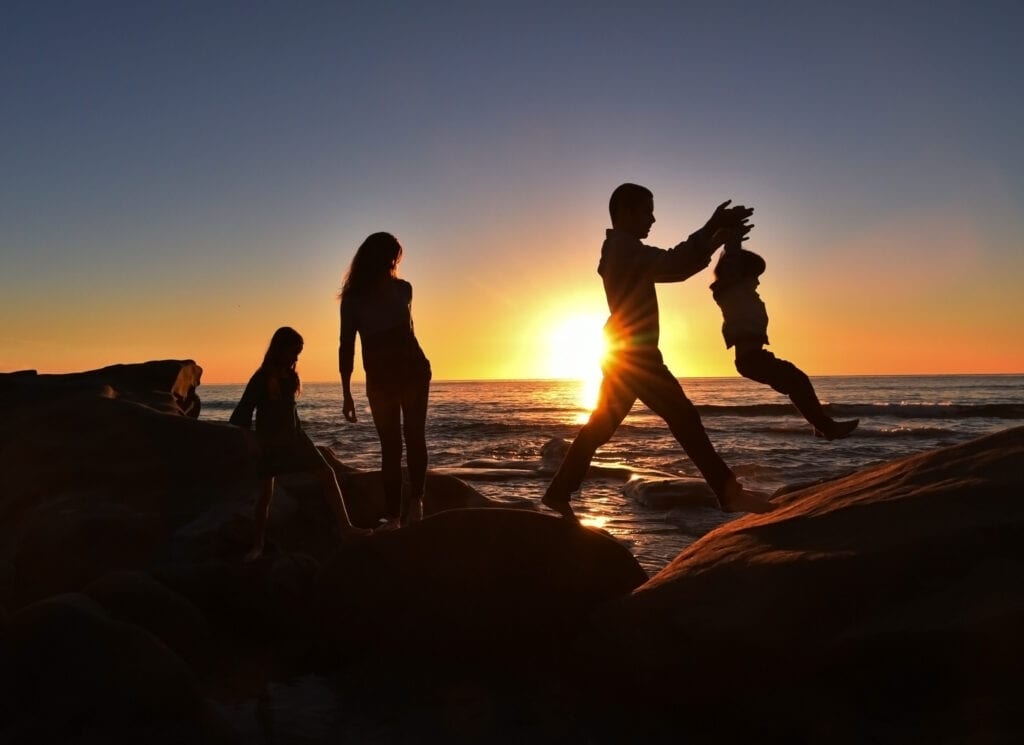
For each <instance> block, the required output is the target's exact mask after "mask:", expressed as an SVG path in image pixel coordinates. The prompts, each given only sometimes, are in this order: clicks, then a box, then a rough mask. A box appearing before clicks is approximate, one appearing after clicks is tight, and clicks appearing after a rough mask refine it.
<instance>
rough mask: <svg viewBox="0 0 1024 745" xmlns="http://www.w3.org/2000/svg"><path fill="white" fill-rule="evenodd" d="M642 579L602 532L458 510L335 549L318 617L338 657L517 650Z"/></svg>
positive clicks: (538, 645)
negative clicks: (338, 549)
mask: <svg viewBox="0 0 1024 745" xmlns="http://www.w3.org/2000/svg"><path fill="white" fill-rule="evenodd" d="M646 579H647V576H646V574H645V572H644V571H643V569H642V568H641V567H640V565H639V564H638V563H637V561H636V559H635V558H633V556H632V555H631V554H630V553H629V551H628V550H627V549H626V548H624V547H623V546H621V545H620V544H619V543H618V542H616V541H615V540H614V539H612V538H611V537H610V536H609V535H608V534H606V533H603V532H601V531H597V530H593V529H588V528H583V527H581V526H578V525H575V524H573V523H571V522H569V521H566V520H561V519H558V518H554V517H551V516H548V515H541V514H538V513H534V512H527V511H522V510H500V509H463V510H451V511H447V512H443V513H440V514H438V515H435V516H433V517H430V518H428V519H425V520H423V521H422V522H419V523H415V524H413V525H412V526H410V527H408V528H403V529H402V530H399V531H394V532H387V533H381V534H378V535H374V536H373V537H372V538H370V539H368V540H364V541H356V542H353V543H352V544H351V545H350V546H348V547H346V548H345V549H343V550H340V551H338V552H337V553H336V554H335V555H334V556H333V557H332V558H331V559H330V560H329V561H328V562H326V564H325V565H324V568H323V571H322V573H321V575H320V578H319V587H318V590H317V618H318V619H319V621H320V623H321V624H322V626H323V636H324V638H325V640H327V643H328V644H329V646H330V648H331V650H332V651H333V652H334V653H335V654H336V655H337V656H338V657H339V658H342V659H344V658H346V657H352V656H359V655H361V654H365V653H367V652H369V653H370V654H372V655H375V656H380V655H382V654H383V655H386V656H389V657H390V656H391V655H395V656H397V657H399V658H402V657H405V658H410V657H416V656H419V655H421V654H423V653H427V654H430V655H432V656H434V657H436V658H444V657H449V658H451V657H453V656H454V657H458V656H472V655H474V654H479V653H481V651H483V652H485V653H486V655H487V657H488V658H490V659H497V658H499V657H504V656H508V657H509V658H515V657H516V656H521V655H523V654H528V653H529V652H530V651H531V650H533V651H537V652H539V653H543V654H547V653H549V652H550V649H551V647H552V646H564V645H565V643H566V640H567V639H570V638H572V637H575V636H576V635H577V633H578V632H579V631H580V629H581V628H582V627H583V626H584V625H585V624H586V622H587V619H588V617H589V616H590V614H591V613H592V612H593V610H594V609H596V608H597V607H598V606H600V605H601V604H603V603H605V602H607V601H608V600H611V599H612V598H615V597H618V596H620V595H622V594H624V593H627V592H629V591H630V590H631V589H633V588H635V587H637V586H638V585H640V584H641V583H643V582H644V581H645V580H646ZM353 640H359V643H358V645H354V644H353Z"/></svg>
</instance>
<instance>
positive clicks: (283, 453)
mask: <svg viewBox="0 0 1024 745" xmlns="http://www.w3.org/2000/svg"><path fill="white" fill-rule="evenodd" d="M301 352H302V337H301V336H300V335H299V333H298V332H297V331H296V330H295V329H293V328H290V327H288V326H282V327H281V328H279V329H278V330H277V331H275V332H274V335H273V337H271V339H270V346H269V347H268V349H267V353H266V354H265V355H264V357H263V364H262V365H260V368H259V369H258V370H257V371H256V372H255V373H253V376H252V378H250V379H249V384H248V385H246V387H245V392H244V393H242V398H241V400H240V401H239V402H238V405H237V406H236V407H235V410H234V411H233V412H232V414H231V419H230V421H231V423H232V424H235V425H237V426H239V427H242V428H244V429H246V430H248V429H251V428H252V419H253V412H254V411H255V413H256V437H255V441H256V445H257V446H258V450H259V455H258V457H259V475H260V484H259V491H258V494H257V497H256V511H255V514H254V521H255V525H254V536H253V547H252V550H251V551H250V552H249V553H248V554H247V555H246V557H245V558H246V561H252V560H254V559H256V558H258V557H259V556H260V555H261V554H262V553H263V544H264V541H265V539H266V530H267V517H268V515H269V514H270V502H271V500H272V499H273V496H274V477H275V476H277V475H279V474H282V473H292V472H296V471H311V472H315V473H316V474H317V476H319V477H320V480H321V482H322V484H323V492H324V498H325V499H326V500H327V504H328V505H329V507H330V508H331V511H332V513H333V514H334V516H335V519H336V521H337V522H336V524H337V530H338V534H339V537H340V538H347V537H350V536H354V535H365V534H367V533H369V532H370V531H368V530H366V529H363V528H357V527H355V526H353V525H352V522H351V521H350V520H349V517H348V510H347V509H345V499H344V498H343V497H342V495H341V489H340V488H338V481H337V478H336V477H335V475H334V471H333V469H331V467H330V466H329V465H327V461H325V460H324V457H323V456H322V455H321V454H320V451H319V450H317V449H316V446H315V445H314V444H313V441H312V440H310V439H309V437H308V436H307V435H306V433H305V432H303V430H302V425H301V423H300V422H299V414H298V411H297V410H296V408H295V396H296V395H297V394H298V393H299V390H300V387H301V386H300V382H299V374H298V373H297V372H296V371H295V364H296V362H298V359H299V354H301Z"/></svg>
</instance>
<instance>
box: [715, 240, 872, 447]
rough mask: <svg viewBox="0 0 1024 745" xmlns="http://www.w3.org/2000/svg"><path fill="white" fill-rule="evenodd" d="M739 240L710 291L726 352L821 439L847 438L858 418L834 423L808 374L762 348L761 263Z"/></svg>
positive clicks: (765, 313) (745, 374) (764, 325)
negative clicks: (730, 351)
mask: <svg viewBox="0 0 1024 745" xmlns="http://www.w3.org/2000/svg"><path fill="white" fill-rule="evenodd" d="M742 240H743V239H742V238H736V239H733V240H730V241H729V242H727V243H726V244H725V250H724V251H723V252H722V255H721V256H720V257H719V259H718V263H717V264H716V265H715V281H714V283H713V284H712V285H711V293H712V295H713V296H714V298H715V302H716V303H718V307H719V308H721V309H722V319H723V322H722V335H723V336H725V346H726V348H729V347H735V348H736V370H737V372H739V374H740V375H742V376H743V377H745V378H749V379H750V380H753V381H756V382H758V383H764V384H765V385H769V386H771V387H772V388H774V389H775V390H776V391H778V392H779V393H782V394H785V395H787V396H789V399H790V400H791V401H792V402H793V404H794V405H795V406H796V408H797V409H798V410H799V411H800V413H801V414H803V416H804V418H805V419H806V420H807V421H808V422H810V423H811V425H813V427H814V432H815V434H816V435H818V436H819V437H824V438H825V439H827V440H835V439H838V438H840V437H846V436H847V435H849V434H850V433H851V432H853V430H854V429H856V428H857V424H858V423H859V421H860V420H858V419H850V420H847V421H836V420H834V419H832V418H831V417H830V416H828V415H827V414H826V413H825V411H824V409H823V408H822V406H821V402H820V401H819V400H818V396H817V395H816V394H815V392H814V386H813V385H811V381H810V379H809V378H808V377H807V375H806V374H804V372H803V371H802V370H800V368H798V367H797V366H796V365H794V364H793V363H792V362H787V361H786V360H780V359H779V358H778V357H776V356H775V355H774V354H772V353H771V352H769V351H768V350H767V349H765V348H764V347H765V345H766V344H768V310H767V308H765V304H764V302H763V301H762V300H761V297H760V295H758V293H757V286H758V285H759V284H760V280H759V279H758V277H760V276H761V274H763V273H764V270H765V262H764V259H762V258H761V257H760V256H758V255H757V254H756V253H754V252H753V251H747V250H746V249H744V248H743V247H742Z"/></svg>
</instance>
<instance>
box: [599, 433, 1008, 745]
mask: <svg viewBox="0 0 1024 745" xmlns="http://www.w3.org/2000/svg"><path fill="white" fill-rule="evenodd" d="M1022 463H1024V428H1017V429H1012V430H1007V431H1005V432H1001V433H998V434H995V435H991V436H988V437H985V438H982V439H979V440H976V441H973V442H970V443H967V444H964V445H959V446H955V447H950V448H946V449H943V450H938V451H934V452H930V453H925V454H922V455H918V456H914V457H910V458H906V459H903V460H899V461H895V462H892V463H888V464H885V465H881V466H878V467H875V468H871V469H868V470H865V471H862V472H859V473H855V474H852V475H849V476H847V477H844V478H842V479H839V480H836V481H833V482H830V483H827V484H824V485H820V486H816V487H812V488H809V489H807V490H804V491H801V492H797V493H794V494H789V495H787V496H785V497H783V498H781V500H780V501H782V502H783V506H782V508H780V509H779V510H777V511H776V512H774V513H771V514H768V515H762V516H749V517H746V518H742V519H739V520H736V521H734V522H732V523H728V524H726V525H724V526H722V527H721V528H719V529H717V530H715V531H714V532H712V533H710V534H709V535H707V536H705V537H704V538H703V539H702V540H700V541H698V542H697V543H695V544H694V545H693V546H692V547H690V548H689V549H687V550H686V551H684V552H683V553H682V554H680V556H678V557H677V558H676V559H675V560H674V561H673V562H672V563H671V564H670V565H669V566H668V567H666V568H665V569H664V570H663V571H662V572H660V573H659V574H658V575H657V576H655V577H654V578H652V579H651V580H650V581H649V582H647V583H646V584H644V585H643V586H641V587H639V588H638V589H637V590H635V591H634V592H632V593H631V594H630V595H628V596H626V597H624V598H621V599H619V600H616V601H613V602H612V603H610V604H609V605H608V606H607V607H606V608H604V609H603V611H602V613H601V614H600V617H599V619H598V622H597V624H598V627H599V628H600V633H599V634H597V635H595V636H594V637H592V638H591V639H590V642H589V643H590V644H591V645H592V646H593V647H595V648H599V649H601V650H602V664H604V665H609V664H610V665H611V667H612V669H614V670H615V671H616V675H614V676H613V677H612V680H615V681H618V682H619V683H618V684H616V685H614V686H611V688H610V690H607V691H606V693H607V694H608V695H611V696H612V697H614V698H615V699H616V700H617V701H618V702H619V704H620V705H622V706H624V708H626V709H627V710H628V709H629V708H630V707H639V706H643V707H645V708H647V709H648V711H649V712H650V714H649V716H648V717H646V718H645V723H646V724H647V725H649V726H650V727H651V729H652V730H656V731H669V730H670V729H671V728H672V727H684V728H687V729H689V730H692V729H693V728H694V727H696V726H698V725H697V724H696V723H698V722H699V723H701V724H702V725H703V726H704V727H706V734H708V735H709V736H711V737H712V739H713V737H715V736H717V737H718V738H719V741H721V740H723V739H725V740H728V739H731V738H735V737H746V738H751V737H753V738H755V739H756V738H758V737H761V736H763V737H765V738H770V739H771V740H772V741H779V742H783V741H788V742H857V741H873V740H876V739H877V740H887V739H888V738H890V737H897V736H899V735H900V733H903V739H904V740H913V741H917V742H922V741H966V740H968V739H970V737H972V736H982V741H986V742H988V741H992V742H1003V741H1006V742H1009V741H1012V738H1011V739H1001V738H1003V737H1005V736H1006V735H1007V733H1008V732H1015V733H1016V735H1020V734H1022V733H1024V722H1021V721H1020V720H1019V717H1018V716H1017V715H1010V712H1011V711H1013V701H1015V700H1017V698H1018V697H1019V695H1020V693H1021V692H1022V691H1024V638H1022V637H1021V635H1020V634H1019V630H1020V629H1021V628H1024V500H1022V499H1021V498H1020V497H1021V494H1022V493H1024V470H1022V469H1021V464H1022ZM637 692H642V696H637V695H636V694H637ZM681 702H685V703H681ZM950 737H951V738H952V740H949V739H948V738H950ZM986 738H993V739H986Z"/></svg>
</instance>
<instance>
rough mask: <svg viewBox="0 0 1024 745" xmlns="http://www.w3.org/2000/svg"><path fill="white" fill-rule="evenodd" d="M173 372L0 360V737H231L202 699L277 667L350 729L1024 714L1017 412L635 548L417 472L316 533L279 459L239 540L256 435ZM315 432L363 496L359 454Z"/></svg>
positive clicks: (645, 729)
mask: <svg viewBox="0 0 1024 745" xmlns="http://www.w3.org/2000/svg"><path fill="white" fill-rule="evenodd" d="M201 375H202V370H201V369H200V368H199V366H198V365H196V364H195V363H194V362H192V361H190V360H184V361H177V360H164V361H157V362H148V363H142V364H137V365H116V366H113V367H108V368H104V369H102V370H96V371H89V372H84V373H75V374H71V375H37V374H34V373H32V372H31V371H26V372H19V373H8V374H0V408H2V411H3V417H2V423H0V687H2V693H3V695H2V696H0V701H2V703H0V714H2V716H0V742H58V741H59V742H74V743H78V742H80V743H86V742H129V741H131V742H136V741H147V742H168V743H171V742H175V743H178V742H204V743H207V742H208V743H230V742H248V741H252V735H251V733H247V731H244V730H240V728H239V727H237V726H236V725H237V722H233V721H232V719H231V717H229V716H226V715H225V706H227V705H229V704H230V703H232V702H237V701H240V700H249V699H251V700H259V699H260V697H261V696H265V695H266V691H267V690H268V686H270V685H272V684H273V682H274V681H280V680H288V679H292V678H294V677H295V676H302V675H306V674H316V675H318V676H323V677H324V679H328V680H330V681H332V683H331V685H332V687H333V690H334V691H336V693H337V697H338V701H339V702H341V703H339V705H338V710H339V717H340V718H341V719H343V720H344V718H345V716H350V717H351V720H352V721H353V722H354V721H356V720H358V721H359V722H360V723H361V725H360V726H363V729H362V730H360V731H362V732H363V733H364V734H365V732H366V729H365V727H366V726H368V725H366V723H367V722H372V723H373V724H374V727H375V728H376V729H373V732H374V733H375V737H376V739H375V740H374V741H378V742H394V741H401V742H435V741H439V740H443V741H447V742H517V741H521V740H522V739H527V738H528V739H529V740H530V741H532V742H626V741H630V742H647V743H658V742H668V741H669V740H671V741H673V742H678V741H680V740H681V739H688V740H689V741H692V742H724V741H736V740H745V741H747V742H788V743H794V742H795V743H800V742H807V743H817V742H823V743H824V742H827V743H846V742H849V743H860V742H865V741H872V742H875V741H880V742H890V741H891V742H908V741H929V742H965V741H971V742H985V743H989V742H993V743H1001V742H1017V741H1020V740H1021V739H1022V737H1024V724H1022V722H1021V721H1020V719H1021V717H1020V715H1019V714H1018V713H1017V701H1018V700H1019V696H1020V693H1021V688H1022V683H1021V682H1020V681H1021V680H1024V676H1022V673H1024V641H1022V639H1021V635H1020V629H1021V628H1024V580H1022V578H1024V572H1022V571H1021V570H1022V568H1024V540H1022V539H1024V501H1022V500H1021V494H1022V493H1024V490H1022V486H1024V472H1022V469H1021V464H1022V463H1024V428H1021V427H1018V428H1014V429H1008V430H1005V431H1003V432H999V433H997V434H994V435H991V436H988V437H985V438H982V439H979V440H975V441H973V442H970V443H966V444H963V445H958V446H955V447H951V448H946V449H943V450H939V451H933V452H928V453H922V454H920V455H917V456H913V457H910V458H905V459H902V460H899V461H893V462H891V463H886V464H883V465H880V466H876V467H873V468H870V469H866V470H864V471H861V472H858V473H854V474H851V475H849V476H846V477H844V478H841V479H837V480H835V481H832V482H828V483H826V484H819V485H815V486H812V487H809V488H806V489H803V490H801V491H797V492H794V493H790V494H785V495H779V496H777V497H776V501H779V502H781V503H782V504H783V505H784V506H783V508H782V509H780V510H777V511H776V512H774V513H772V514H770V515H765V516H749V517H745V518H741V519H739V520H736V521H734V522H731V523H728V524H726V525H724V526H722V527H721V528H719V529H717V530H715V531H713V532H712V533H710V534H708V535H707V536H705V537H704V538H703V539H701V540H700V541H698V542H697V543H695V544H694V545H693V546H692V547H690V548H689V549H687V550H686V551H684V552H683V553H682V554H680V556H679V557H677V558H676V559H675V561H673V562H672V563H671V564H670V565H669V566H668V567H666V568H665V569H664V570H663V571H661V572H660V573H658V575H657V576H655V577H653V578H648V577H647V576H646V574H645V573H644V571H643V569H642V568H641V567H640V566H639V565H638V564H637V562H636V561H635V559H633V557H632V556H631V555H630V554H629V552H628V551H627V550H626V549H625V548H624V547H622V546H621V545H620V544H618V543H617V542H616V541H614V540H613V539H612V538H610V537H609V536H607V535H605V534H603V533H601V532H599V531H596V530H591V529H585V528H579V527H575V526H572V525H569V524H566V523H565V522H564V521H561V520H558V519H556V518H553V517H550V516H548V515H545V514H540V513H538V512H536V511H534V510H532V509H529V507H530V505H524V507H525V508H526V509H508V508H507V507H508V506H507V505H504V504H502V505H498V504H497V503H493V502H491V501H490V500H488V499H486V498H485V497H483V496H481V495H480V494H479V493H478V492H476V490H475V489H473V488H472V487H471V486H469V485H467V484H466V483H464V482H462V481H460V480H459V479H457V478H454V477H452V476H450V475H444V474H437V473H432V474H430V476H429V479H428V486H427V498H426V503H425V511H426V513H427V515H428V518H427V519H425V520H423V521H422V522H421V523H417V524H415V525H413V526H410V527H409V528H404V529H401V530H398V531H391V532H385V533H376V534H374V535H373V536H370V537H368V538H366V539H362V540H357V541H354V542H351V543H349V544H346V545H342V546H339V545H336V544H335V543H334V542H333V540H332V538H331V536H330V534H329V532H328V531H327V529H326V526H327V525H328V524H329V521H328V519H327V515H326V514H324V510H325V507H324V506H323V505H322V502H321V500H320V499H319V498H318V496H317V487H316V483H315V481H314V480H312V479H308V478H306V477H303V476H301V475H298V476H290V477H286V478H282V479H281V480H280V484H279V487H278V491H277V494H276V496H275V502H274V509H273V511H272V513H271V522H270V526H269V531H268V537H269V541H270V543H271V544H272V550H270V551H268V553H267V556H265V557H264V558H262V559H261V560H259V561H257V562H254V563H252V564H245V563H243V562H242V560H241V557H242V556H243V555H244V553H245V550H246V548H247V546H248V542H249V540H250V536H251V508H252V496H253V485H254V479H255V470H254V464H253V462H252V461H251V456H250V454H249V453H248V451H247V449H246V446H245V442H244V440H243V437H242V433H241V432H240V431H239V430H237V429H236V428H234V427H231V426H230V425H225V424H220V423H211V422H206V421H204V420H202V419H201V418H199V414H200V411H201V405H200V397H199V396H198V394H197V392H196V388H197V387H198V386H199V383H200V380H201ZM325 455H327V456H328V459H329V462H331V464H332V466H333V467H334V468H335V471H336V472H337V474H338V478H339V482H340V483H341V485H342V489H343V491H344V493H345V497H346V501H347V503H348V506H349V510H350V513H351V515H352V518H353V521H354V522H356V523H357V524H362V525H374V524H376V521H377V519H378V518H379V517H380V516H381V514H382V513H383V500H382V495H381V491H380V484H379V474H377V473H373V472H359V471H355V470H353V469H350V468H347V467H345V465H344V454H340V458H339V457H338V455H337V454H335V453H332V452H330V451H325ZM346 721H347V720H346ZM346 721H341V722H339V724H338V727H337V729H336V730H335V731H334V732H333V733H332V734H331V735H330V736H329V737H328V738H326V739H324V738H321V739H320V740H317V741H324V742H357V741H360V739H359V738H358V737H357V736H356V734H354V733H355V732H356V731H357V728H356V727H355V725H352V726H346ZM254 731H257V732H261V733H262V734H261V735H260V739H258V740H256V741H266V742H309V741H312V740H310V739H309V738H308V736H304V735H302V734H301V733H299V732H289V731H281V730H279V729H277V730H275V729H274V727H273V726H272V725H269V724H268V725H266V726H259V727H255V729H254Z"/></svg>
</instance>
